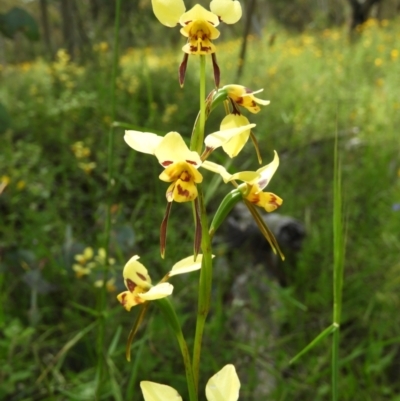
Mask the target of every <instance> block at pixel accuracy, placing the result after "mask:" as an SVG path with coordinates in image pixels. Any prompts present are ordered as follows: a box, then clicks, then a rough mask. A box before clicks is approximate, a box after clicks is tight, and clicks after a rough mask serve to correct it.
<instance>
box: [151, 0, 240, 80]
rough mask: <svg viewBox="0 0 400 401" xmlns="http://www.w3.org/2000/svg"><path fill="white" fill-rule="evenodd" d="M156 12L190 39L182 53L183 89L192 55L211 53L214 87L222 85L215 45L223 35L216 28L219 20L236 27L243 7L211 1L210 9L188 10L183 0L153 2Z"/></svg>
mask: <svg viewBox="0 0 400 401" xmlns="http://www.w3.org/2000/svg"><path fill="white" fill-rule="evenodd" d="M152 6H153V11H154V14H155V16H156V17H157V19H158V20H159V21H160V22H161V23H162V24H163V25H165V26H167V27H170V28H172V27H174V26H176V25H177V24H178V23H179V24H180V25H181V26H182V28H181V30H180V32H181V34H182V35H183V36H185V37H186V38H187V43H186V44H185V46H183V48H182V50H183V52H184V53H185V56H184V58H183V61H182V64H181V66H180V68H179V83H180V84H181V86H183V83H184V80H185V74H186V67H187V62H188V56H189V54H195V55H206V54H211V56H212V61H213V67H214V80H215V85H216V86H217V87H218V86H219V67H218V64H217V60H216V57H215V51H216V49H215V45H214V44H213V43H212V40H214V39H217V38H218V37H219V35H220V32H219V31H218V29H217V28H216V27H217V26H218V25H219V22H220V21H223V22H225V23H226V24H234V23H236V22H237V21H239V19H240V18H241V16H242V7H241V5H240V3H239V2H238V1H237V0H212V1H211V3H210V10H211V11H208V10H206V9H205V8H204V7H202V6H201V5H199V4H196V5H195V6H194V7H193V8H191V9H190V10H189V11H187V12H185V11H186V8H185V3H184V2H183V0H152Z"/></svg>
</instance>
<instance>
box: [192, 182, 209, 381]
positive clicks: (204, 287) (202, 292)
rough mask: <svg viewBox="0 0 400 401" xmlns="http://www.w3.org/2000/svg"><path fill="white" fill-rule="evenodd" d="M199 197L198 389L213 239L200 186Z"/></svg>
mask: <svg viewBox="0 0 400 401" xmlns="http://www.w3.org/2000/svg"><path fill="white" fill-rule="evenodd" d="M198 197H199V205H200V216H201V226H202V239H201V249H202V252H203V260H202V265H201V269H200V283H199V301H198V309H197V321H196V334H195V339H194V347H193V375H194V380H195V386H196V388H198V384H199V369H200V357H201V343H202V338H203V332H204V326H205V322H206V319H207V315H208V311H209V310H210V297H211V287H212V252H211V239H210V234H209V232H208V221H207V213H206V209H205V202H204V194H203V189H202V187H201V185H198Z"/></svg>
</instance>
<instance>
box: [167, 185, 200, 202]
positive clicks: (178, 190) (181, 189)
mask: <svg viewBox="0 0 400 401" xmlns="http://www.w3.org/2000/svg"><path fill="white" fill-rule="evenodd" d="M197 195H198V191H197V187H196V185H195V184H194V182H193V181H182V180H177V181H175V182H173V183H172V184H171V185H170V186H169V187H168V189H167V193H166V197H167V201H168V202H172V201H173V200H174V201H175V202H179V203H182V202H189V201H192V200H194V199H196V198H197Z"/></svg>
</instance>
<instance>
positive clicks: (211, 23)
mask: <svg viewBox="0 0 400 401" xmlns="http://www.w3.org/2000/svg"><path fill="white" fill-rule="evenodd" d="M218 19H219V20H220V21H222V20H221V17H218ZM207 22H208V23H209V24H210V25H212V26H214V23H213V22H211V21H207Z"/></svg>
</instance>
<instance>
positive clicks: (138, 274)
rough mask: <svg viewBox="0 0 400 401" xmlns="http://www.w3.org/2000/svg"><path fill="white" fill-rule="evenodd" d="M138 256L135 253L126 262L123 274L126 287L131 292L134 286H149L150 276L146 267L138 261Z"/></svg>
mask: <svg viewBox="0 0 400 401" xmlns="http://www.w3.org/2000/svg"><path fill="white" fill-rule="evenodd" d="M138 259H139V256H137V255H135V256H133V257H132V258H131V259H129V261H128V262H127V263H126V265H125V267H124V270H123V273H122V274H123V276H124V282H125V286H126V288H128V290H129V291H131V292H133V291H134V289H135V287H136V286H138V287H141V288H150V286H151V278H150V276H149V273H148V272H147V269H146V268H145V267H144V266H143V265H142V264H141V263H140V262H138Z"/></svg>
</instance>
